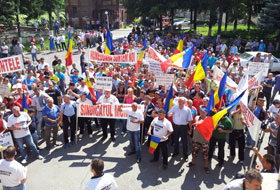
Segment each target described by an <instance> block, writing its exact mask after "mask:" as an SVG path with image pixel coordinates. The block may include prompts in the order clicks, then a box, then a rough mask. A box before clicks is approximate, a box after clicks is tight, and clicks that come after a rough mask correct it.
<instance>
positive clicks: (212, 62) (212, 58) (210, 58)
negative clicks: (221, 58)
mask: <svg viewBox="0 0 280 190" xmlns="http://www.w3.org/2000/svg"><path fill="white" fill-rule="evenodd" d="M216 61H217V58H216V57H209V58H208V62H209V66H210V68H212V67H213V65H214V64H215V63H216Z"/></svg>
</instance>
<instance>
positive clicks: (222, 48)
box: [220, 44, 227, 53]
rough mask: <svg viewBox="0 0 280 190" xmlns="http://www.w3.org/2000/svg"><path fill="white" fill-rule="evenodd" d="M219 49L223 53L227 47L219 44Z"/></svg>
mask: <svg viewBox="0 0 280 190" xmlns="http://www.w3.org/2000/svg"><path fill="white" fill-rule="evenodd" d="M220 48H221V51H222V52H223V53H224V52H225V51H226V49H227V45H226V44H221V45H220Z"/></svg>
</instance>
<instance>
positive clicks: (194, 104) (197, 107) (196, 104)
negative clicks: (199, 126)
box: [193, 98, 203, 114]
mask: <svg viewBox="0 0 280 190" xmlns="http://www.w3.org/2000/svg"><path fill="white" fill-rule="evenodd" d="M201 105H203V99H201V100H200V101H198V100H197V99H196V98H195V99H194V100H193V106H194V107H195V108H196V111H197V114H199V111H200V110H199V107H200V106H201Z"/></svg>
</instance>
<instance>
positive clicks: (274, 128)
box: [268, 121, 279, 147]
mask: <svg viewBox="0 0 280 190" xmlns="http://www.w3.org/2000/svg"><path fill="white" fill-rule="evenodd" d="M270 128H271V130H272V131H273V132H274V133H276V134H277V133H278V130H279V126H277V125H276V122H275V121H274V122H272V123H271V125H270ZM268 144H270V145H271V146H273V147H276V146H277V136H274V135H273V133H270V136H269V142H268Z"/></svg>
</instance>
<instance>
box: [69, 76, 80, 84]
mask: <svg viewBox="0 0 280 190" xmlns="http://www.w3.org/2000/svg"><path fill="white" fill-rule="evenodd" d="M79 78H83V77H81V76H76V75H71V78H70V80H71V81H72V82H74V83H78V79H79Z"/></svg>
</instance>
